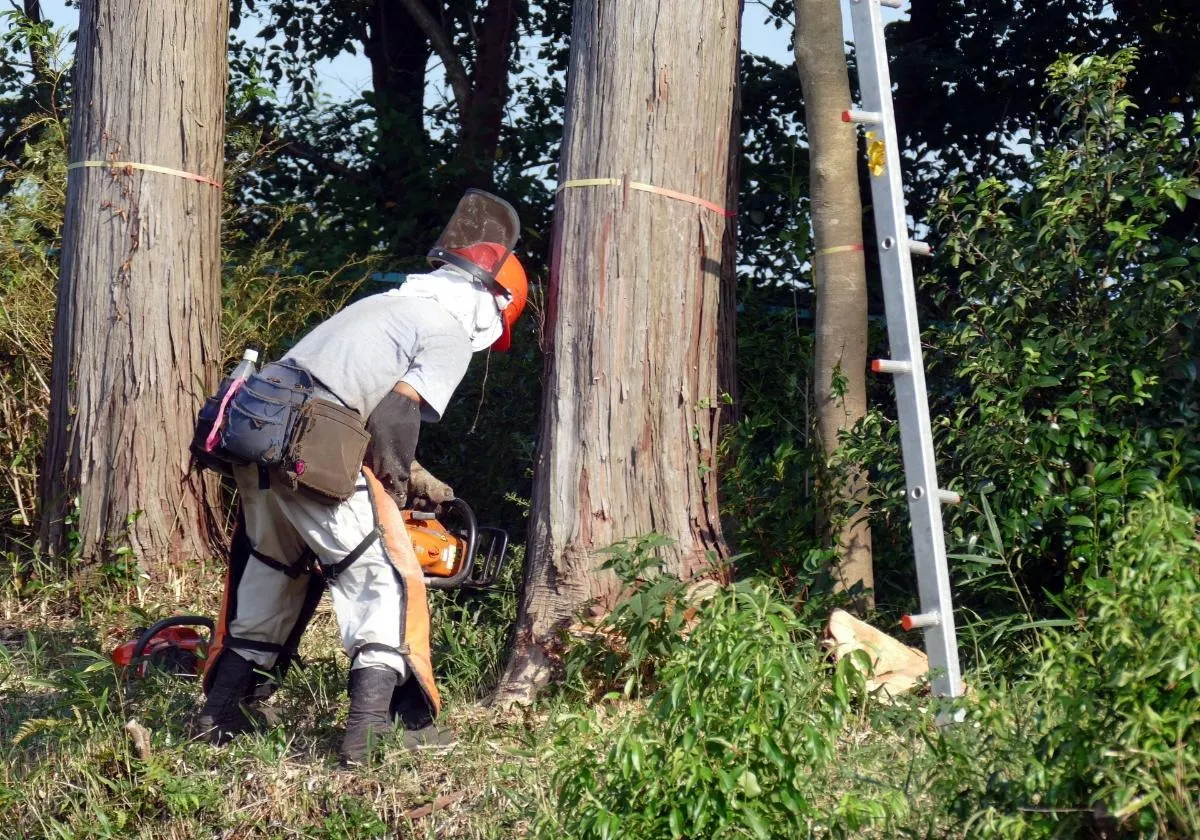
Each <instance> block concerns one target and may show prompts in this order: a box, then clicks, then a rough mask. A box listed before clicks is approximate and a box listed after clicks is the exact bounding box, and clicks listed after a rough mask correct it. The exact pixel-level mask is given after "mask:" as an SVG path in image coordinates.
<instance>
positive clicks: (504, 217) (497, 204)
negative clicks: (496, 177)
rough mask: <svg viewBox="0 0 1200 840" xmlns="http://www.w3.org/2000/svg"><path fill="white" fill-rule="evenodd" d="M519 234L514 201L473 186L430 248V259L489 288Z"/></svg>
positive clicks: (432, 263)
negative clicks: (460, 271)
mask: <svg viewBox="0 0 1200 840" xmlns="http://www.w3.org/2000/svg"><path fill="white" fill-rule="evenodd" d="M520 233H521V221H520V219H518V218H517V211H516V210H514V209H513V206H512V205H511V204H509V203H508V202H507V201H505V200H504V199H502V198H498V197H497V196H494V195H492V194H491V193H488V192H484V191H483V190H476V189H470V190H467V192H466V195H464V196H463V197H462V199H461V200H460V201H459V202H458V207H457V208H456V209H455V211H454V215H453V216H451V217H450V221H449V222H447V223H446V227H445V228H444V229H443V230H442V235H441V236H439V237H438V239H437V242H435V243H434V245H433V247H432V248H430V249H429V257H428V258H429V262H430V264H431V265H435V266H436V265H440V264H441V263H450V264H451V265H455V266H458V267H459V268H461V269H463V270H464V271H467V272H469V273H470V274H471V275H473V276H474V277H477V278H478V279H479V280H481V281H482V282H483V283H484V284H485V285H487V286H489V287H490V286H493V285H494V284H495V280H496V272H497V271H499V270H500V266H501V265H503V264H504V261H505V260H506V259H507V258H508V255H509V254H511V253H512V250H513V247H514V246H515V245H516V244H517V237H518V236H519V235H520ZM479 246H488V247H479Z"/></svg>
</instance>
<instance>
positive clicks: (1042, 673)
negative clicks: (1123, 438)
mask: <svg viewBox="0 0 1200 840" xmlns="http://www.w3.org/2000/svg"><path fill="white" fill-rule="evenodd" d="M1196 524H1197V519H1196V512H1195V511H1194V510H1192V509H1189V508H1185V507H1181V506H1179V505H1177V504H1172V503H1171V502H1169V501H1167V499H1166V498H1165V497H1164V493H1163V492H1161V491H1155V492H1154V493H1153V494H1152V495H1151V497H1150V498H1148V499H1147V500H1145V501H1143V502H1141V503H1139V504H1137V505H1136V506H1135V507H1134V508H1133V509H1132V511H1131V512H1130V515H1129V517H1128V519H1127V522H1126V524H1125V525H1124V526H1123V527H1122V528H1121V529H1120V530H1119V532H1118V533H1117V535H1116V540H1115V543H1114V545H1113V546H1112V548H1111V549H1110V550H1109V551H1108V552H1107V553H1106V554H1105V555H1104V560H1105V563H1104V570H1103V573H1102V574H1090V573H1089V574H1088V575H1086V576H1085V577H1084V579H1083V584H1082V586H1081V588H1080V592H1081V598H1080V600H1079V602H1078V604H1077V605H1075V607H1076V609H1075V610H1074V612H1075V613H1076V615H1077V619H1078V625H1077V626H1075V627H1072V628H1070V629H1064V630H1053V629H1052V630H1048V631H1046V632H1045V633H1044V634H1043V635H1042V638H1041V644H1040V648H1039V650H1038V651H1037V652H1036V655H1035V657H1034V660H1035V662H1037V663H1038V664H1037V665H1036V666H1035V668H1034V671H1033V673H1032V676H1031V678H1030V679H1029V680H1028V681H1026V682H1022V683H1017V684H1015V685H1012V686H1008V687H1006V686H995V687H992V688H990V689H985V690H984V691H983V692H982V694H981V697H980V699H979V702H978V703H977V704H975V705H974V706H973V707H972V712H971V718H970V721H969V723H968V725H966V726H963V727H959V728H955V729H952V730H950V731H949V732H947V733H946V736H945V740H944V742H943V743H942V745H941V747H942V749H943V750H944V751H945V755H946V757H947V758H948V761H947V762H946V763H945V765H944V767H945V770H944V773H943V775H942V777H941V779H940V781H939V783H938V786H939V787H941V788H942V790H941V792H940V796H944V797H949V798H950V799H952V800H955V801H958V802H959V803H960V811H961V816H963V817H964V818H965V819H966V820H967V824H968V827H969V829H970V832H971V833H972V834H982V833H991V834H997V835H999V836H1005V837H1064V836H1080V835H1081V834H1084V833H1086V832H1088V831H1096V830H1098V829H1104V830H1107V831H1108V832H1109V834H1108V835H1107V836H1114V835H1116V834H1122V835H1128V836H1140V837H1196V836H1200V801H1198V800H1197V794H1196V792H1197V791H1198V790H1200V749H1198V748H1197V746H1196V745H1197V744H1200V542H1197V535H1196Z"/></svg>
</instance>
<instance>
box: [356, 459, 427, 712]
mask: <svg viewBox="0 0 1200 840" xmlns="http://www.w3.org/2000/svg"><path fill="white" fill-rule="evenodd" d="M363 475H364V476H366V479H367V487H368V489H369V490H370V493H371V506H372V507H373V508H374V509H375V521H376V522H377V523H378V524H379V527H380V529H381V530H382V532H383V550H384V553H385V554H386V555H387V558H388V560H389V561H390V562H391V564H392V566H393V567H394V568H395V569H396V572H397V574H399V575H400V579H401V581H403V585H404V595H405V604H404V627H403V628H402V631H403V638H402V640H401V641H402V643H403V644H404V645H405V646H406V647H407V648H408V654H407V655H406V656H405V659H406V660H407V662H408V666H409V668H411V669H412V672H413V675H414V676H416V678H417V682H418V683H419V684H420V686H421V691H422V692H423V693H424V695H425V699H426V700H427V701H428V702H429V705H430V707H431V710H432V712H433V714H434V715H435V716H436V715H437V713H438V711H440V709H441V705H442V701H441V697H440V695H439V694H438V690H437V684H436V683H435V682H434V679H433V655H432V652H431V650H430V644H429V634H430V618H429V598H428V596H427V593H426V590H425V575H424V572H423V570H422V569H421V564H420V563H419V562H418V561H417V555H416V553H415V552H414V551H413V546H412V541H411V540H410V539H409V535H408V529H407V528H406V527H405V522H404V517H403V516H402V515H401V513H400V507H399V506H398V505H397V504H396V500H395V499H393V498H392V497H391V496H390V495H389V494H388V492H387V490H385V489H384V487H383V484H382V483H380V481H379V479H377V478H376V477H375V475H374V473H372V472H371V470H370V469H369V468H367V467H365V466H364V467H363Z"/></svg>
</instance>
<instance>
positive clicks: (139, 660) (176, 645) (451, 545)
mask: <svg viewBox="0 0 1200 840" xmlns="http://www.w3.org/2000/svg"><path fill="white" fill-rule="evenodd" d="M401 514H402V515H403V517H404V524H405V527H406V528H407V530H408V536H409V539H411V540H412V546H413V551H414V552H415V553H416V555H417V562H419V563H420V564H421V568H422V569H423V570H424V571H425V585H426V586H427V587H429V588H430V589H475V590H479V589H486V588H488V587H490V586H492V585H494V584H495V583H496V581H497V580H499V579H500V575H501V573H502V572H503V571H504V567H505V565H506V564H507V562H508V559H509V558H508V533H507V532H506V531H504V530H503V529H501V528H494V527H489V526H480V525H478V524H477V523H476V521H475V512H474V511H473V510H471V506H470V505H468V504H467V503H466V502H464V501H463V500H462V499H453V500H451V501H449V502H446V503H445V504H443V505H439V506H438V510H437V512H436V513H434V512H423V511H416V510H410V509H405V510H402V511H401ZM215 625H216V622H214V621H213V620H212V619H211V618H208V617H207V616H202V615H176V616H171V617H170V618H164V619H162V620H161V621H157V622H155V623H154V624H152V625H151V626H150V627H147V628H146V629H145V630H142V631H141V632H140V633H139V634H138V637H137V638H136V639H133V640H132V641H128V642H126V643H125V644H123V645H121V646H120V647H118V648H116V649H115V650H113V652H112V661H113V662H114V663H115V664H117V665H120V666H122V667H125V668H128V669H129V671H128V672H127V673H128V674H129V675H130V676H138V677H142V676H145V674H146V672H147V671H148V670H149V669H150V668H151V667H154V668H156V669H158V670H160V671H166V672H168V673H172V674H176V675H179V676H196V675H197V674H199V673H200V670H201V663H202V662H203V661H204V656H205V653H206V651H207V650H208V646H209V642H210V641H211V640H212V635H213V628H214V627H215ZM198 628H204V630H205V631H206V632H205V633H201V632H200V630H199V629H198Z"/></svg>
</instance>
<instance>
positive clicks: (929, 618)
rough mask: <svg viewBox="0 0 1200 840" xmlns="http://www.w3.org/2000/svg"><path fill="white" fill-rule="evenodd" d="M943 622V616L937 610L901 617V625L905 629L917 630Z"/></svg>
mask: <svg viewBox="0 0 1200 840" xmlns="http://www.w3.org/2000/svg"><path fill="white" fill-rule="evenodd" d="M941 623H942V617H941V616H940V615H938V614H937V613H935V612H927V613H917V614H916V615H905V616H901V617H900V626H901V627H903V628H904V629H905V630H915V629H917V628H919V627H937V626H938V625H939V624H941Z"/></svg>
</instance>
